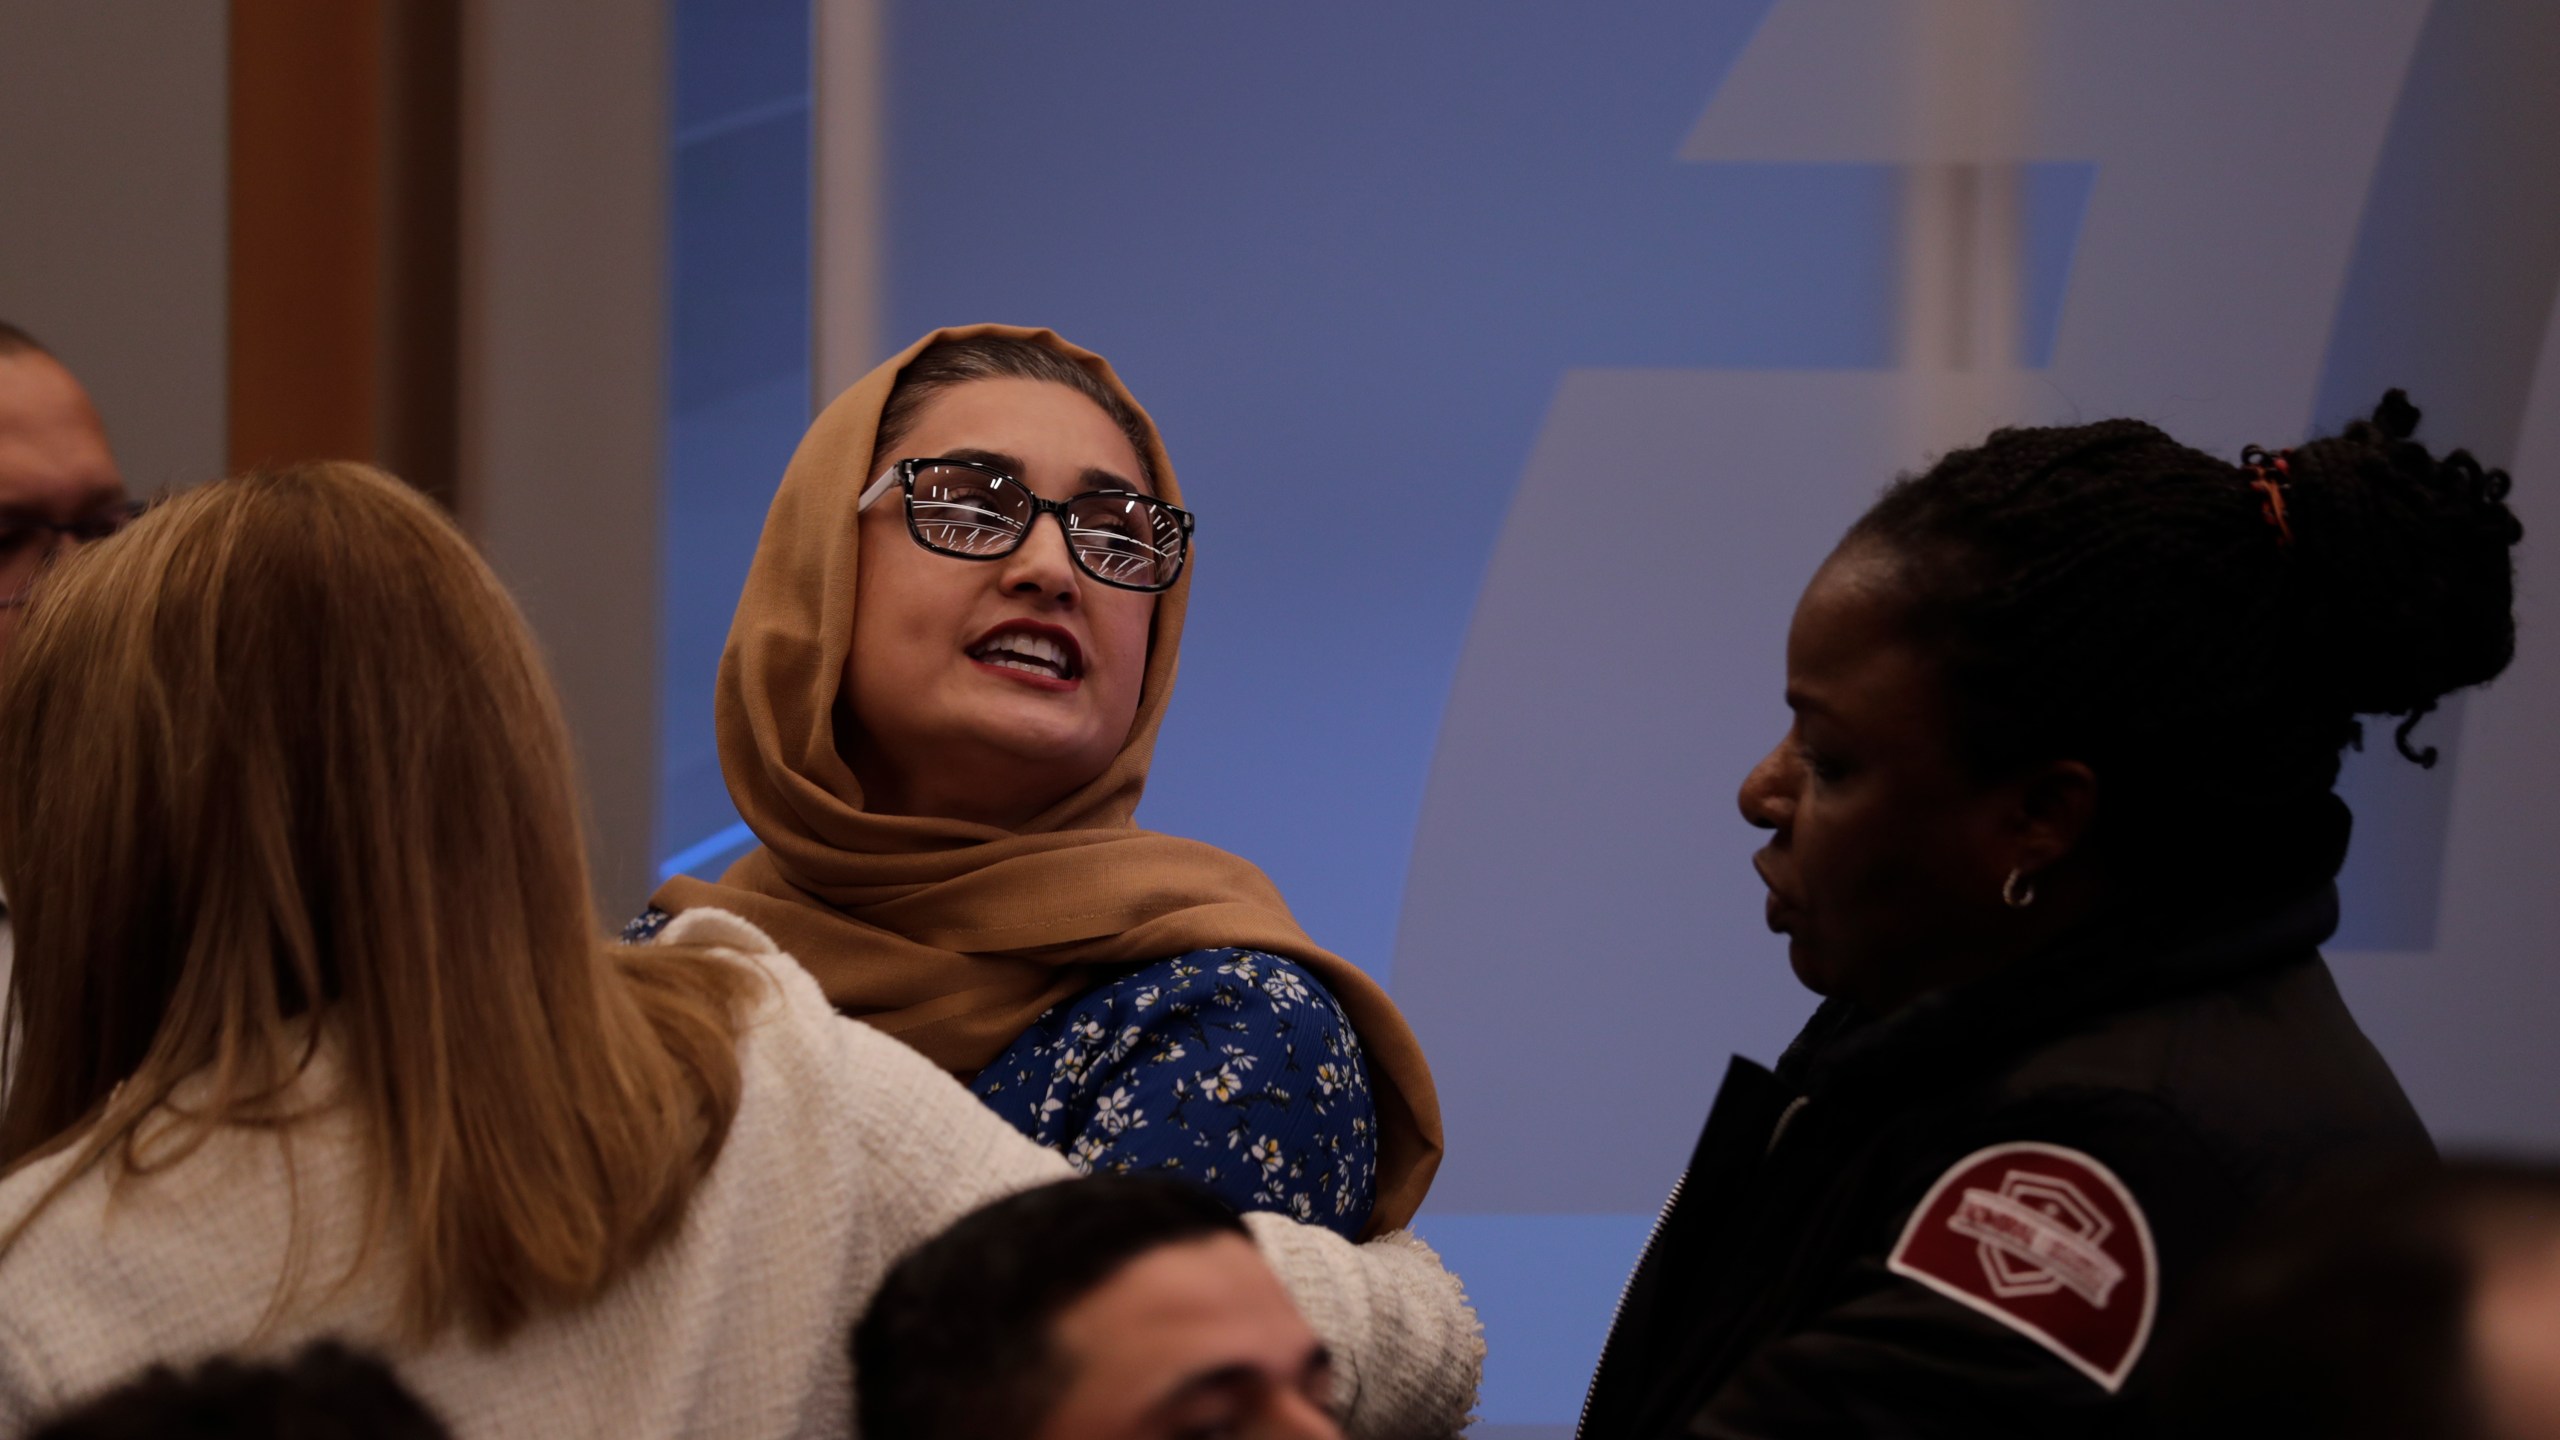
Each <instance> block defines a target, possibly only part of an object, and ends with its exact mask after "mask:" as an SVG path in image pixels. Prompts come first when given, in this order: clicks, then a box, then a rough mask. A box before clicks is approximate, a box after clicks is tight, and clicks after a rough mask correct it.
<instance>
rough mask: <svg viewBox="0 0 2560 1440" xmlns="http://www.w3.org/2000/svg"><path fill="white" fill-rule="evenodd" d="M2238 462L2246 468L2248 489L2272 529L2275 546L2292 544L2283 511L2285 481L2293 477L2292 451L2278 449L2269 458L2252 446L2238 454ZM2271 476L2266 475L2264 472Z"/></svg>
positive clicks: (2287, 521)
mask: <svg viewBox="0 0 2560 1440" xmlns="http://www.w3.org/2000/svg"><path fill="white" fill-rule="evenodd" d="M2240 463H2241V464H2243V465H2246V466H2248V467H2249V477H2250V478H2249V488H2250V489H2252V490H2255V491H2257V492H2258V494H2259V497H2260V499H2259V503H2258V514H2259V515H2260V516H2262V517H2263V518H2264V519H2265V520H2266V522H2267V523H2268V524H2270V525H2273V526H2274V527H2276V543H2277V544H2279V545H2291V544H2292V543H2293V522H2292V521H2291V520H2290V519H2288V518H2287V517H2286V515H2285V511H2284V491H2285V482H2286V481H2288V480H2290V479H2292V478H2293V452H2292V451H2290V450H2279V451H2277V452H2275V453H2274V454H2273V455H2270V454H2268V453H2267V452H2266V451H2264V450H2261V449H2259V448H2258V447H2257V446H2255V445H2252V446H2250V447H2248V448H2247V449H2245V450H2242V451H2241V452H2240ZM2270 470H2272V471H2274V472H2275V473H2274V474H2272V475H2270V474H2268V473H2267V472H2268V471H2270Z"/></svg>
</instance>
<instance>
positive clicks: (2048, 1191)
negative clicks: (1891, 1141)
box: [1885, 1141, 2160, 1394]
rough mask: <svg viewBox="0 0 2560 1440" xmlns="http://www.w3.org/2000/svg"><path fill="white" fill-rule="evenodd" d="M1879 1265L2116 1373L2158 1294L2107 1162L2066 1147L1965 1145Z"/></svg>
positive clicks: (2151, 1264)
mask: <svg viewBox="0 0 2560 1440" xmlns="http://www.w3.org/2000/svg"><path fill="white" fill-rule="evenodd" d="M1885 1263H1886V1265H1887V1266H1888V1267H1890V1268H1891V1269H1892V1270H1893V1272H1894V1273H1895V1274H1897V1275H1903V1276H1907V1277H1909V1278H1910V1279H1913V1280H1917V1281H1919V1282H1920V1283H1921V1284H1923V1285H1926V1286H1928V1287H1929V1288H1930V1289H1932V1290H1935V1291H1937V1292H1938V1293H1939V1294H1941V1295H1944V1296H1946V1297H1947V1298H1948V1299H1950V1300H1953V1301H1955V1302H1957V1303H1958V1304H1961V1305H1967V1306H1970V1307H1972V1308H1973V1309H1975V1310H1979V1311H1981V1312H1982V1313H1983V1314H1985V1315H1988V1316H1990V1317H1991V1318H1992V1319H1994V1320H1997V1321H1999V1322H2000V1323H2002V1324H2004V1325H2007V1326H2009V1327H2010V1328H2011V1329H2013V1330H2016V1331H2018V1332H2020V1333H2021V1334H2024V1335H2026V1336H2028V1337H2029V1338H2031V1339H2033V1340H2035V1341H2037V1342H2038V1343H2040V1344H2042V1345H2043V1346H2044V1347H2045V1348H2046V1349H2048V1350H2051V1351H2052V1352H2053V1353H2054V1354H2056V1355H2059V1356H2061V1357H2062V1358H2063V1359H2065V1360H2068V1361H2070V1362H2071V1364H2072V1365H2073V1366H2075V1367H2076V1368H2078V1370H2079V1371H2080V1373H2082V1374H2084V1375H2086V1376H2088V1377H2089V1378H2090V1379H2092V1380H2095V1381H2097V1382H2098V1383H2099V1384H2100V1385H2103V1386H2105V1387H2106V1389H2107V1392H2108V1393H2109V1394H2113V1393H2115V1391H2116V1390H2117V1389H2118V1388H2119V1387H2121V1386H2122V1385H2123V1384H2124V1377H2125V1376H2127V1375H2128V1374H2131V1373H2132V1371H2133V1365H2134V1362H2135V1361H2136V1360H2139V1359H2141V1358H2142V1347H2143V1344H2144V1342H2146V1341H2148V1340H2149V1339H2150V1338H2151V1317H2152V1312H2153V1311H2154V1310H2155V1309H2157V1308H2158V1305H2159V1299H2160V1260H2159V1254H2158V1252H2157V1251H2155V1250H2154V1249H2153V1248H2152V1244H2151V1225H2150V1222H2149V1221H2147V1220H2145V1219H2143V1217H2142V1207H2141V1206H2140V1205H2138V1204H2136V1203H2134V1199H2133V1192H2131V1191H2129V1190H2127V1189H2125V1188H2124V1182H2123V1181H2121V1180H2118V1179H2117V1178H2116V1176H2115V1172H2114V1171H2112V1170H2109V1169H2108V1168H2107V1167H2106V1166H2104V1165H2101V1164H2099V1163H2098V1162H2097V1161H2096V1160H2094V1159H2092V1158H2090V1157H2089V1156H2087V1155H2083V1154H2081V1153H2080V1152H2079V1151H2077V1150H2067V1149H2064V1148H2063V1147H2062V1146H2059V1145H2039V1144H2036V1143H2033V1142H2031V1141H2018V1142H2015V1143H2012V1144H2007V1145H1994V1146H1992V1147H1990V1148H1989V1149H1987V1150H1976V1151H1975V1152H1973V1153H1972V1154H1970V1155H1967V1156H1966V1157H1964V1158H1963V1159H1962V1160H1959V1161H1957V1162H1956V1163H1955V1166H1954V1168H1952V1169H1950V1170H1948V1171H1947V1173H1946V1174H1945V1175H1943V1176H1940V1177H1939V1179H1938V1183H1937V1184H1936V1185H1935V1186H1932V1187H1931V1188H1930V1190H1929V1195H1928V1198H1927V1199H1924V1200H1922V1201H1921V1202H1920V1208H1919V1209H1917V1210H1914V1211H1912V1212H1911V1221H1910V1223H1909V1224H1907V1225H1905V1226H1903V1227H1902V1238H1901V1239H1900V1240H1898V1241H1896V1242H1895V1243H1894V1247H1893V1256H1892V1258H1891V1259H1889V1260H1887V1261H1886V1262H1885Z"/></svg>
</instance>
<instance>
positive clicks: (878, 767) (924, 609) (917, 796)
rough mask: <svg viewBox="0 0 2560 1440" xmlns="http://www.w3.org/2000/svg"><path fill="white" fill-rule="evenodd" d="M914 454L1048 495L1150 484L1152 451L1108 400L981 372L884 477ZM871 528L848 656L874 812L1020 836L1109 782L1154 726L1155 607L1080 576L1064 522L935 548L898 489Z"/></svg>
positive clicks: (876, 506) (884, 499) (937, 406)
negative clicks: (961, 549)
mask: <svg viewBox="0 0 2560 1440" xmlns="http://www.w3.org/2000/svg"><path fill="white" fill-rule="evenodd" d="M909 458H915V459H925V458H932V459H957V460H970V461H975V462H978V463H980V464H983V465H988V466H992V467H994V468H995V469H998V470H1001V471H1003V472H1004V473H1005V474H1008V475H1011V476H1013V477H1014V478H1016V479H1018V480H1020V481H1022V482H1023V483H1024V484H1026V485H1028V486H1030V487H1031V489H1032V490H1033V491H1034V492H1036V493H1038V494H1039V495H1040V496H1041V497H1043V498H1044V499H1049V500H1065V499H1068V498H1070V497H1072V496H1075V495H1080V494H1083V493H1085V492H1087V491H1090V490H1105V489H1123V490H1133V491H1138V492H1141V493H1145V492H1146V490H1147V485H1146V483H1145V481H1144V480H1143V479H1142V478H1141V477H1142V476H1143V475H1144V474H1145V473H1146V471H1145V468H1144V466H1142V465H1141V464H1140V463H1139V458H1138V453H1137V451H1136V450H1135V449H1134V448H1132V447H1131V445H1130V444H1129V439H1128V437H1127V436H1126V435H1125V434H1123V433H1122V432H1121V430H1120V427H1119V426H1118V425H1117V424H1115V423H1114V422H1113V421H1112V419H1111V417H1110V416H1109V415H1107V414H1105V413H1104V412H1103V410H1102V407H1100V406H1098V405H1096V404H1094V403H1093V402H1092V401H1091V400H1089V399H1086V398H1085V397H1084V396H1083V395H1080V394H1078V393H1076V392H1075V391H1074V390H1071V389H1069V388H1067V387H1066V386H1064V385H1059V384H1054V383H1052V382H1049V381H1045V380H1026V379H1016V378H1009V377H1008V378H1001V379H991V380H973V381H968V382H966V383H963V384H959V385H954V386H952V387H950V388H949V389H947V390H944V391H942V392H940V393H939V394H936V395H934V396H933V397H932V398H931V399H929V400H927V401H926V402H925V404H924V406H923V407H922V408H921V409H920V410H919V411H918V412H917V414H916V419H915V423H914V424H913V426H912V427H910V428H909V430H908V432H907V433H906V434H905V435H904V436H902V437H900V438H899V439H897V440H896V441H895V443H894V445H893V446H892V447H891V448H890V449H889V450H887V451H886V452H885V453H884V454H883V456H882V458H881V461H880V466H879V467H875V469H874V472H873V473H874V474H875V475H876V474H877V473H878V469H879V468H882V467H885V466H886V465H887V464H888V463H889V462H891V461H894V460H900V459H909ZM871 478H872V477H871V476H865V477H863V480H862V481H861V482H859V483H865V484H867V483H868V482H869V480H870V479H871ZM858 523H859V524H860V525H861V526H862V538H861V545H862V564H861V567H860V571H859V578H858V580H857V581H856V585H857V589H858V593H857V596H856V601H855V611H854V627H853V649H852V653H851V654H850V655H848V656H847V657H846V659H845V694H846V696H847V699H848V702H849V712H850V714H851V717H852V719H853V721H854V723H855V726H856V727H857V730H858V733H857V734H856V735H853V736H850V737H847V740H848V743H847V744H846V745H845V747H844V748H845V754H846V756H847V758H848V760H849V761H850V762H851V763H852V766H853V770H854V774H855V776H856V778H858V779H859V780H860V781H861V782H862V787H863V794H864V802H865V804H866V805H867V806H868V807H869V808H870V809H872V810H874V811H877V812H880V813H885V814H896V815H938V816H944V817H948V818H952V819H959V820H972V821H977V822H979V823H982V824H989V825H996V826H1001V827H1004V828H1007V829H1011V828H1015V827H1018V826H1019V825H1021V824H1022V823H1023V822H1025V821H1027V820H1029V819H1031V818H1032V817H1033V816H1035V815H1038V814H1039V813H1040V812H1041V811H1043V810H1045V809H1047V808H1048V807H1049V806H1050V805H1052V804H1054V803H1056V802H1057V801H1059V800H1061V799H1063V798H1065V797H1066V796H1067V795H1069V794H1071V793H1073V792H1074V791H1075V790H1077V789H1078V788H1080V787H1082V786H1083V785H1084V784H1085V783H1086V782H1088V781H1090V780H1092V779H1093V778H1094V777H1096V776H1098V775H1100V774H1101V773H1102V772H1103V770H1104V769H1106V768H1107V767H1108V766H1109V765H1110V763H1111V761H1112V758H1113V757H1114V756H1116V755H1118V754H1119V752H1120V748H1121V746H1122V744H1123V743H1124V742H1126V741H1127V739H1128V736H1129V727H1130V725H1131V723H1132V722H1133V721H1134V720H1135V719H1136V717H1137V713H1138V695H1139V691H1140V689H1141V688H1142V685H1143V682H1144V681H1145V678H1146V669H1147V643H1148V635H1149V632H1150V630H1151V628H1152V626H1153V622H1154V618H1155V597H1154V596H1153V595H1149V594H1143V593H1139V592H1136V591H1130V590H1122V589H1117V588H1114V587H1112V586H1109V585H1104V584H1102V583H1101V582H1099V581H1097V580H1095V579H1094V578H1093V577H1091V576H1090V575H1087V574H1085V573H1084V571H1082V570H1080V569H1078V568H1077V567H1076V564H1075V562H1074V560H1072V559H1071V558H1070V557H1069V556H1068V553H1067V537H1066V531H1065V528H1064V527H1063V526H1062V525H1061V524H1060V523H1059V518H1058V517H1057V516H1055V515H1042V516H1040V517H1039V519H1038V520H1037V521H1036V522H1035V523H1034V524H1033V525H1032V527H1031V532H1030V534H1029V535H1028V536H1027V537H1026V538H1025V539H1024V540H1023V542H1022V545H1021V548H1019V549H1017V550H1015V551H1014V552H1013V553H1012V554H1010V555H1006V556H1003V557H1002V558H1000V559H994V560H972V559H961V558H957V557H954V556H950V555H940V554H936V553H934V552H932V551H930V550H927V549H925V548H924V547H923V546H921V545H918V544H917V543H916V542H915V541H914V539H913V538H912V537H911V536H910V535H909V533H908V530H907V521H906V513H905V506H904V504H903V498H902V497H901V496H900V494H899V493H898V492H897V491H896V490H894V489H893V490H891V491H890V492H888V493H887V494H884V495H882V496H881V497H880V498H879V500H878V501H876V502H875V503H873V505H872V506H871V508H869V509H868V510H865V511H864V512H863V513H862V517H861V520H860V521H859V522H858Z"/></svg>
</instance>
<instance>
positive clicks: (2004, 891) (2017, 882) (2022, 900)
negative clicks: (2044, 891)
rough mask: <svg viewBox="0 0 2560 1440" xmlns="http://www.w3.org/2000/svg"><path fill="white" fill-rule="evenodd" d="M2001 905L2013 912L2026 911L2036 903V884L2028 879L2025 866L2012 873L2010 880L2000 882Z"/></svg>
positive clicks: (2010, 873)
mask: <svg viewBox="0 0 2560 1440" xmlns="http://www.w3.org/2000/svg"><path fill="white" fill-rule="evenodd" d="M2000 903H2001V904H2003V905H2006V906H2008V907H2009V908H2010V909H2012V910H2024V909H2026V908H2027V907H2028V906H2030V905H2033V904H2034V903H2036V882H2034V881H2033V880H2029V879H2028V878H2027V872H2026V868H2025V867H2024V866H2020V867H2019V868H2017V869H2015V870H2012V871H2010V872H2009V878H2008V879H2006V880H2003V881H2001V882H2000Z"/></svg>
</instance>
